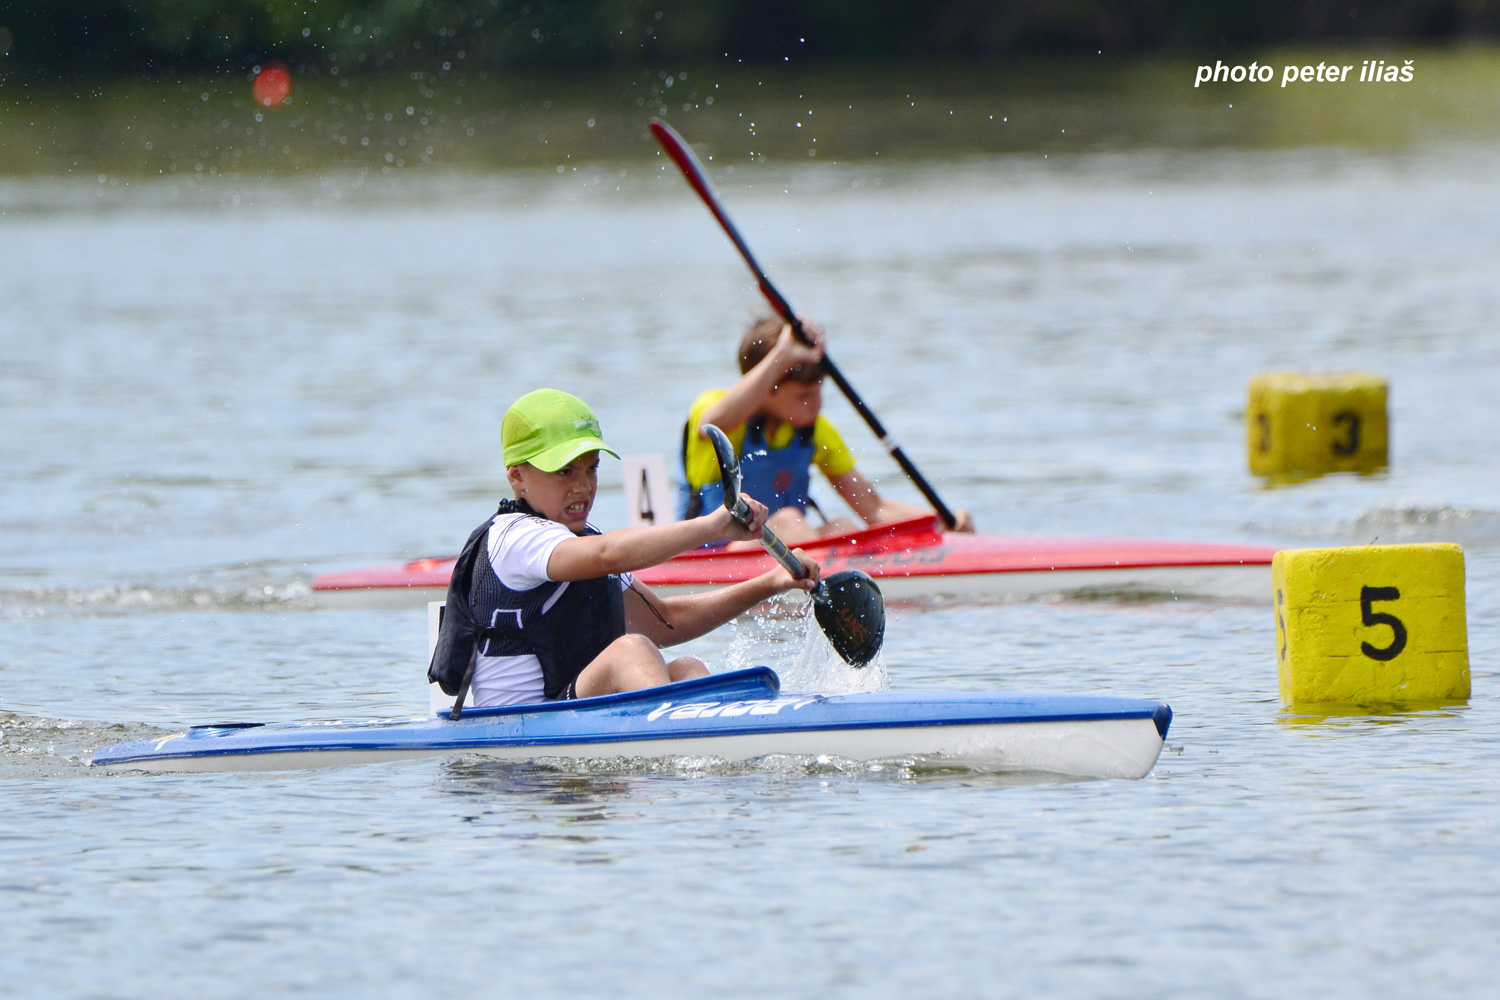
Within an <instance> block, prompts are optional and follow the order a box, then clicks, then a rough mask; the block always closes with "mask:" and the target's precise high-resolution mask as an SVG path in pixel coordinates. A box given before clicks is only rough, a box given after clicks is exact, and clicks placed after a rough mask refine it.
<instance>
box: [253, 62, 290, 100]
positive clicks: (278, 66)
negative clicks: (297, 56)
mask: <svg viewBox="0 0 1500 1000" xmlns="http://www.w3.org/2000/svg"><path fill="white" fill-rule="evenodd" d="M250 90H251V92H252V93H253V94H254V95H255V103H256V104H259V105H262V106H264V107H267V108H272V107H275V106H276V105H278V104H281V103H283V102H285V101H286V99H287V98H288V97H290V96H292V71H291V70H289V69H287V68H286V64H285V63H283V62H281V61H279V60H276V59H272V60H271V61H270V62H268V63H266V64H265V65H264V66H262V67H261V69H260V72H259V73H257V74H255V82H254V83H252V84H251V85H250Z"/></svg>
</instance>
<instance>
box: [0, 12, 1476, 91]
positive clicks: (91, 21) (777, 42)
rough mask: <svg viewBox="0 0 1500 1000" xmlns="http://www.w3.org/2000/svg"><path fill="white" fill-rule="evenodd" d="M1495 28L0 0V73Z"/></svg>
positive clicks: (905, 49)
mask: <svg viewBox="0 0 1500 1000" xmlns="http://www.w3.org/2000/svg"><path fill="white" fill-rule="evenodd" d="M1497 33H1500V2H1495V0H1298V2H1296V3H1287V2H1285V0H46V2H39V0H0V74H7V75H10V76H11V77H23V78H27V79H50V80H54V81H56V80H64V79H76V78H99V77H115V76H120V75H129V74H137V75H139V74H148V75H155V74H162V73H167V74H180V73H183V72H186V71H203V70H210V69H212V70H220V71H223V70H227V69H230V68H234V67H244V66H249V65H251V64H253V63H257V62H261V61H263V60H265V59H267V58H270V57H273V56H274V57H277V58H280V59H283V60H286V61H287V62H289V63H293V64H295V66H296V68H297V69H298V70H299V72H301V73H303V74H306V73H308V72H310V71H311V70H313V69H315V68H316V69H320V70H323V71H327V70H330V69H332V68H333V67H335V66H337V67H339V68H341V69H342V70H343V71H344V72H345V73H346V74H347V73H349V72H351V71H354V72H358V71H365V72H380V71H388V70H389V71H403V72H405V71H426V72H436V71H438V70H439V69H440V67H441V66H442V65H443V64H444V63H448V64H450V65H457V64H459V63H463V64H465V65H466V66H469V67H477V68H481V69H486V70H489V71H491V72H495V71H507V72H510V71H515V70H518V69H537V68H544V67H551V68H553V69H561V68H568V69H599V68H605V67H616V68H619V67H629V66H641V67H651V68H654V69H666V68H667V64H668V63H673V64H675V63H681V64H683V65H688V64H694V65H703V64H706V63H708V62H710V61H713V60H720V59H723V60H726V61H728V62H731V63H735V64H749V65H755V64H759V63H766V62H780V61H783V60H786V61H791V62H798V63H804V64H806V63H812V62H828V61H840V60H855V61H865V60H877V59H898V60H913V59H919V60H920V59H925V60H937V59H941V60H959V61H964V62H971V63H972V62H984V61H988V60H994V59H997V58H1001V57H1010V56H1025V55H1045V54H1061V53H1073V54H1096V53H1101V52H1102V53H1103V54H1105V55H1112V56H1113V55H1126V54H1132V53H1135V54H1139V53H1144V52H1159V51H1177V52H1183V51H1186V52H1205V51H1214V52H1215V53H1217V54H1220V55H1222V54H1223V53H1224V52H1225V51H1233V50H1239V49H1244V48H1248V47H1268V46H1272V45H1287V44H1294V43H1296V42H1299V41H1302V42H1306V41H1319V42H1322V41H1329V40H1337V39H1345V40H1369V39H1377V38H1384V39H1404V40H1409V41H1429V42H1431V41H1437V40H1460V39H1470V40H1472V39H1476V38H1483V37H1494V36H1495V35H1496V34H1497Z"/></svg>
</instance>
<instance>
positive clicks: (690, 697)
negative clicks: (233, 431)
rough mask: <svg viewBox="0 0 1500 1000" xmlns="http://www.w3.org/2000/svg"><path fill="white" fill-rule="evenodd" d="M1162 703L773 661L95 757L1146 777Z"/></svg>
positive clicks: (1162, 726) (107, 761)
mask: <svg viewBox="0 0 1500 1000" xmlns="http://www.w3.org/2000/svg"><path fill="white" fill-rule="evenodd" d="M1171 721H1172V709H1171V708H1170V707H1168V706H1167V705H1165V704H1163V703H1161V702H1155V701H1139V700H1135V699H1129V698H1104V697H1086V696H1080V697H1068V696H1058V695H1036V694H964V693H944V692H931V693H916V694H910V693H896V692H880V693H866V694H834V695H819V694H785V693H783V692H782V691H781V684H780V681H779V679H778V678H777V676H776V673H775V671H773V670H771V669H770V668H768V667H752V668H750V669H748V670H735V671H731V672H727V673H722V674H715V675H712V676H709V677H700V678H697V679H695V680H690V681H682V682H680V683H677V684H667V685H664V686H662V687H655V688H647V689H645V690H641V691H631V692H627V693H625V694H612V695H606V696H604V697H600V698H584V699H579V700H576V701H560V702H541V703H534V704H529V705H512V706H507V707H503V708H470V709H466V710H465V713H464V715H463V717H462V718H461V719H458V720H456V721H453V720H449V719H448V718H447V717H446V715H441V716H436V715H435V716H432V717H426V718H418V719H376V720H370V721H364V722H298V723H277V724H262V723H220V724H217V725H209V726H194V727H193V728H191V729H188V730H187V731H185V732H180V733H173V734H172V735H170V736H162V737H158V738H155V739H149V740H136V741H134V742H132V743H121V744H117V745H115V746H109V747H105V748H103V749H101V750H99V751H98V752H97V753H95V754H94V760H93V762H94V764H95V765H96V766H100V767H108V768H113V769H130V770H142V771H250V770H286V769H291V768H304V767H328V766H335V765H344V764H356V763H367V762H374V761H386V760H401V759H409V758H418V757H432V756H449V755H457V754H474V755H482V756H486V757H495V758H501V759H506V760H534V759H545V758H560V757H562V758H568V757H570V758H592V759H599V758H653V757H656V758H659V757H681V756H710V757H717V758H721V759H724V760H730V761H739V760H752V759H755V758H758V757H765V756H768V755H772V754H790V755H800V756H812V757H818V756H830V757H839V758H844V759H848V760H856V761H865V760H885V759H901V758H916V759H921V760H925V761H928V762H931V763H934V764H940V765H946V764H951V765H957V766H967V767H978V768H983V769H987V770H1003V771H1020V772H1040V773H1049V774H1058V775H1069V776H1075V777H1090V778H1140V777H1143V776H1144V775H1146V774H1147V773H1149V772H1150V770H1151V768H1152V767H1153V766H1154V765H1155V763H1156V758H1157V755H1158V754H1159V753H1160V752H1161V746H1162V741H1163V739H1165V737H1166V734H1167V727H1168V726H1169V725H1170V724H1171Z"/></svg>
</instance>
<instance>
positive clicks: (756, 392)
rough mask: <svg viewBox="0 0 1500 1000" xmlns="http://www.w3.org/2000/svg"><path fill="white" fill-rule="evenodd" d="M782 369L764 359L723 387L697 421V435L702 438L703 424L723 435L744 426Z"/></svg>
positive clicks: (767, 394) (781, 372)
mask: <svg viewBox="0 0 1500 1000" xmlns="http://www.w3.org/2000/svg"><path fill="white" fill-rule="evenodd" d="M783 374H785V372H784V371H783V370H782V369H781V368H779V367H777V366H776V363H775V359H773V358H765V359H763V360H762V361H761V363H760V364H758V365H756V366H755V367H754V368H752V369H750V370H749V371H748V372H746V373H745V374H744V375H741V376H740V380H739V381H738V382H736V383H735V384H734V385H732V386H730V387H729V388H728V389H727V390H725V392H724V395H723V396H720V397H719V398H718V399H717V400H715V401H714V403H713V404H711V405H710V406H709V407H708V408H707V409H705V410H704V411H703V415H702V416H701V417H700V418H699V420H698V436H699V437H704V436H705V435H704V434H703V425H704V424H713V425H714V426H715V427H717V428H719V430H721V431H723V432H724V433H726V434H729V433H731V432H733V431H734V430H735V429H736V428H738V427H741V426H743V425H744V423H745V421H747V420H749V419H750V418H751V417H753V416H754V415H755V411H756V410H758V409H760V406H761V404H762V403H764V402H765V401H766V397H767V396H769V395H770V394H771V389H772V388H774V387H775V385H776V380H777V379H779V378H780V377H781V376H782V375H783Z"/></svg>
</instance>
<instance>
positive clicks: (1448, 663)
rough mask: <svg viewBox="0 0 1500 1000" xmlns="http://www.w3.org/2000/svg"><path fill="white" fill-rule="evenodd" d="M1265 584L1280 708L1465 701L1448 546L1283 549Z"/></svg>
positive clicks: (1465, 663) (1457, 567) (1462, 628)
mask: <svg viewBox="0 0 1500 1000" xmlns="http://www.w3.org/2000/svg"><path fill="white" fill-rule="evenodd" d="M1271 580H1272V586H1273V588H1274V595H1273V596H1274V598H1275V602H1276V664H1277V670H1278V674H1279V676H1280V681H1281V700H1282V702H1283V703H1284V704H1287V705H1306V704H1319V703H1322V704H1343V705H1393V704H1403V703H1412V702H1449V703H1451V702H1458V701H1467V700H1468V697H1469V649H1468V624H1467V621H1466V619H1465V615H1464V554H1463V550H1462V549H1461V548H1459V547H1458V546H1457V545H1446V544H1429V545H1366V546H1361V547H1358V548H1340V549H1284V550H1282V551H1281V552H1278V553H1276V557H1275V559H1274V560H1273V561H1272V563H1271Z"/></svg>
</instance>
